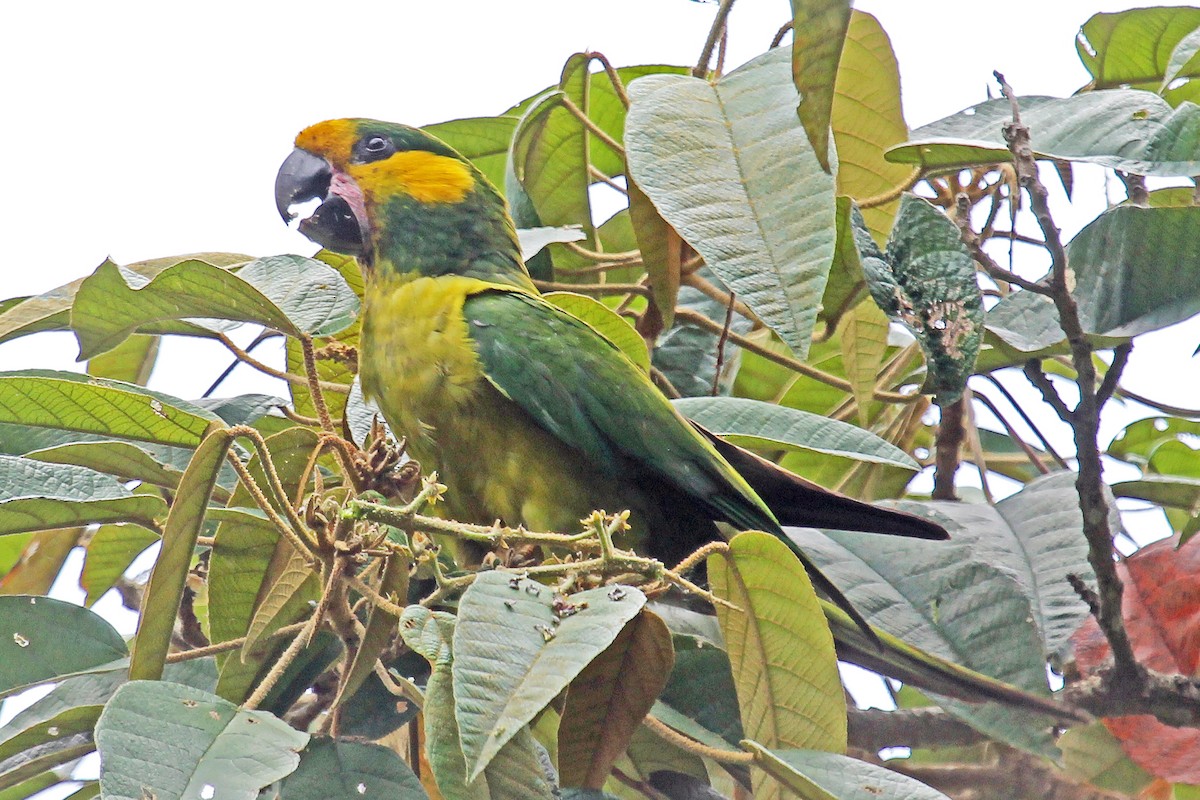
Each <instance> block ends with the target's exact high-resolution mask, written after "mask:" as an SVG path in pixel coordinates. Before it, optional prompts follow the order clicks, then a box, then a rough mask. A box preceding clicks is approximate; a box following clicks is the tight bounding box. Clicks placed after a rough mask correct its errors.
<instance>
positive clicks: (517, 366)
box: [463, 290, 779, 532]
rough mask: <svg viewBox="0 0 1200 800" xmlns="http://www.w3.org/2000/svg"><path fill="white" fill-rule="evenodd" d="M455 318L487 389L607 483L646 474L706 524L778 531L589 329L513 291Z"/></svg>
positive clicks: (709, 451)
mask: <svg viewBox="0 0 1200 800" xmlns="http://www.w3.org/2000/svg"><path fill="white" fill-rule="evenodd" d="M463 313H464V315H465V316H466V319H467V323H468V327H469V330H470V335H471V338H472V339H473V340H474V343H475V349H476V351H477V352H478V353H479V358H480V361H481V363H482V367H483V372H484V374H485V375H486V377H487V379H488V381H490V382H491V384H492V385H493V386H495V387H496V389H498V390H499V391H500V392H501V393H502V394H503V395H504V396H505V397H507V398H509V399H510V400H512V401H513V402H515V403H517V404H518V405H519V406H521V407H522V408H523V409H525V411H527V412H528V413H529V414H530V415H531V416H532V417H533V419H534V420H535V421H536V422H537V424H539V425H541V426H542V427H543V428H544V429H545V430H547V431H549V432H550V433H552V434H553V435H554V436H556V437H557V438H558V439H560V440H561V441H563V442H566V443H567V444H569V445H571V446H572V447H575V448H577V449H578V450H579V451H580V452H581V453H582V454H583V455H584V456H585V457H586V458H588V459H589V460H590V461H591V462H592V463H593V464H595V465H597V466H599V467H601V468H602V469H604V470H605V471H608V472H610V473H611V474H614V475H615V474H628V473H629V470H630V468H631V467H633V468H634V469H636V470H645V471H647V472H649V473H651V474H652V475H653V476H654V477H656V478H658V479H659V480H664V481H667V482H669V483H671V484H673V485H675V486H676V487H678V488H679V489H681V490H682V491H683V492H685V493H686V494H687V495H689V496H691V497H693V498H695V499H696V500H697V501H699V502H700V503H701V504H703V505H704V506H706V507H707V508H709V509H710V510H711V512H712V514H713V518H714V519H722V520H726V521H728V522H731V523H733V524H734V525H737V526H738V527H740V528H743V529H748V528H757V529H760V530H767V531H772V532H775V531H778V530H779V523H778V522H776V520H775V518H774V517H773V516H772V514H771V512H770V511H769V510H768V509H767V507H766V505H765V504H763V502H762V501H761V500H760V499H759V498H758V496H757V495H755V494H754V491H753V489H751V488H750V486H749V485H748V484H747V483H746V482H745V480H743V478H742V477H741V476H740V475H739V474H738V473H737V472H736V471H735V470H734V469H733V467H731V466H730V465H729V464H728V462H726V461H725V459H724V458H722V457H721V456H720V455H719V454H718V453H717V451H716V449H715V448H714V447H713V446H712V445H711V444H710V443H709V442H708V441H707V440H706V439H704V438H703V437H702V436H701V435H700V434H699V433H698V432H697V431H696V430H695V429H694V428H693V427H692V426H691V424H690V423H688V422H687V420H685V419H684V418H683V417H682V416H680V415H679V413H678V412H676V411H675V409H674V408H673V407H672V406H671V404H670V403H669V402H668V401H667V399H666V398H665V397H663V395H662V394H661V393H660V392H659V391H658V390H657V389H656V388H655V387H654V385H653V384H652V383H651V382H650V379H649V378H647V377H646V375H645V373H643V372H642V371H641V370H640V369H638V368H637V367H636V366H634V364H633V363H632V362H630V361H629V359H627V358H626V357H625V356H624V355H623V354H622V353H621V351H620V350H618V349H617V347H616V346H615V345H613V344H612V343H611V342H610V341H609V340H608V339H606V338H604V337H603V336H602V335H601V334H599V333H597V332H596V330H595V329H593V328H592V327H590V326H589V325H587V324H586V323H584V322H582V321H580V320H579V319H577V318H575V317H573V316H571V315H570V314H568V313H566V312H565V311H562V310H561V309H559V308H557V307H555V306H553V305H551V304H550V303H547V302H546V301H545V300H543V299H541V298H540V297H537V296H534V295H529V294H524V293H521V292H510V291H502V290H501V291H488V292H482V293H480V294H476V295H471V296H470V297H468V298H467V301H466V304H465V305H464V307H463Z"/></svg>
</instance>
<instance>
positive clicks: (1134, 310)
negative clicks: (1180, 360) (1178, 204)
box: [987, 206, 1200, 352]
mask: <svg viewBox="0 0 1200 800" xmlns="http://www.w3.org/2000/svg"><path fill="white" fill-rule="evenodd" d="M1165 254H1169V257H1167V256H1165ZM1067 259H1068V261H1069V263H1070V265H1071V269H1072V270H1073V271H1074V273H1075V288H1074V289H1073V290H1072V294H1073V295H1074V296H1075V299H1076V302H1077V303H1078V304H1079V321H1080V324H1081V325H1082V326H1083V329H1084V332H1085V333H1088V334H1091V335H1092V336H1094V337H1103V338H1104V339H1109V340H1123V339H1126V338H1129V337H1132V336H1137V335H1138V334H1142V333H1146V332H1148V331H1155V330H1160V329H1162V328H1165V327H1167V326H1169V325H1174V324H1175V323H1176V322H1180V321H1182V320H1185V319H1188V318H1189V317H1191V316H1193V315H1194V314H1196V313H1197V312H1200V207H1192V208H1141V207H1137V206H1118V207H1116V208H1112V209H1109V210H1108V211H1106V212H1104V213H1103V214H1101V215H1100V216H1099V217H1097V218H1096V219H1095V220H1093V221H1092V222H1091V223H1090V224H1089V225H1088V226H1087V227H1086V228H1084V229H1083V230H1082V231H1080V232H1079V233H1078V234H1077V235H1076V236H1075V238H1074V239H1072V240H1071V242H1070V243H1069V244H1068V245H1067ZM1057 320H1058V316H1057V313H1056V312H1055V310H1054V304H1053V303H1052V302H1051V301H1050V299H1049V298H1046V297H1042V296H1040V295H1036V294H1033V293H1032V292H1013V293H1012V294H1011V295H1009V296H1008V297H1006V298H1005V299H1004V300H1002V301H1001V302H1000V303H998V304H997V305H996V306H995V307H994V308H992V309H991V310H990V311H988V314H987V327H988V330H990V331H992V332H993V333H995V334H996V335H997V336H999V337H1000V338H1001V339H1003V340H1004V341H1005V342H1006V343H1008V344H1009V345H1011V346H1013V347H1015V348H1017V349H1019V350H1022V351H1026V352H1034V351H1038V350H1042V349H1045V348H1047V347H1050V346H1052V345H1055V344H1057V343H1059V342H1061V341H1063V339H1064V338H1065V336H1064V334H1063V332H1062V329H1061V328H1060V327H1059V326H1058V322H1057ZM1097 344H1099V345H1101V346H1102V345H1103V344H1104V342H1103V341H1100V342H1097Z"/></svg>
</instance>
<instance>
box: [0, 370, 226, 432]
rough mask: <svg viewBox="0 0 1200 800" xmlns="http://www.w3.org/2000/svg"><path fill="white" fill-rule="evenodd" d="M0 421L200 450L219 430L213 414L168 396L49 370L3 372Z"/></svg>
mask: <svg viewBox="0 0 1200 800" xmlns="http://www.w3.org/2000/svg"><path fill="white" fill-rule="evenodd" d="M0 422H9V423H15V424H17V425H30V426H36V427H45V428H58V429H61V430H69V431H78V432H80V433H91V434H98V435H100V436H104V437H117V438H121V439H136V440H139V441H144V442H155V443H158V444H169V445H179V446H182V447H196V446H197V445H199V444H200V440H201V439H202V438H203V437H204V434H205V433H207V432H208V430H209V428H210V427H212V426H214V425H218V426H219V425H220V421H219V420H218V419H217V418H216V417H215V416H213V415H211V414H210V413H209V412H206V411H204V410H203V409H201V408H198V407H196V406H194V405H193V404H191V403H188V402H186V401H183V400H179V399H178V398H174V397H170V396H169V395H165V394H161V393H159V392H152V391H149V390H146V389H142V388H141V387H140V386H135V385H133V384H128V383H118V382H116V381H102V380H100V379H97V378H93V379H90V380H89V379H88V378H87V376H85V375H79V374H78V373H72V372H48V371H46V372H43V371H27V372H6V373H0ZM29 449H34V448H29ZM25 452H28V451H25Z"/></svg>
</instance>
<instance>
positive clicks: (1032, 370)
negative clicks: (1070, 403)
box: [1023, 358, 1075, 425]
mask: <svg viewBox="0 0 1200 800" xmlns="http://www.w3.org/2000/svg"><path fill="white" fill-rule="evenodd" d="M1023 369H1024V372H1025V377H1026V378H1028V379H1029V382H1030V383H1032V384H1033V386H1034V388H1035V389H1037V390H1038V391H1039V392H1041V393H1042V399H1043V400H1045V401H1046V403H1047V405H1049V406H1050V407H1051V408H1053V409H1054V413H1055V414H1058V418H1059V419H1061V420H1062V421H1063V422H1065V423H1067V424H1068V425H1070V424H1072V423H1071V420H1072V418H1073V417H1074V415H1075V414H1074V412H1073V411H1071V409H1069V408H1067V404H1066V403H1065V402H1064V401H1063V399H1062V395H1060V394H1059V393H1058V389H1055V388H1054V384H1053V383H1052V382H1051V381H1050V376H1049V375H1047V374H1046V373H1045V372H1044V371H1043V370H1042V362H1041V361H1039V360H1038V359H1036V358H1031V359H1029V360H1028V361H1026V362H1025V366H1024V367H1023Z"/></svg>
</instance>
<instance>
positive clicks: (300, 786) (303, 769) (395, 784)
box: [279, 737, 429, 800]
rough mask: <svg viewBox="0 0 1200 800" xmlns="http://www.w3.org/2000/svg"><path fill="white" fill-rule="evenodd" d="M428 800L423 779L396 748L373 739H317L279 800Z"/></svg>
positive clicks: (305, 753) (310, 745)
mask: <svg viewBox="0 0 1200 800" xmlns="http://www.w3.org/2000/svg"><path fill="white" fill-rule="evenodd" d="M363 798H381V799H382V798H388V800H428V798H429V795H428V794H426V792H425V789H424V788H423V787H422V786H421V781H420V779H419V778H418V777H417V776H416V775H414V774H413V771H412V770H411V769H410V768H409V766H408V765H407V764H405V763H404V761H403V759H401V758H400V756H398V755H396V751H395V750H391V749H389V748H387V747H382V746H380V745H377V744H371V743H369V742H352V741H344V740H340V739H329V738H324V737H323V738H320V739H313V740H311V741H310V742H309V743H308V747H306V748H304V752H302V753H301V754H300V766H298V767H296V771H295V772H293V773H292V774H291V775H288V776H287V777H286V778H285V779H284V781H283V786H281V787H280V789H279V800H362V799H363Z"/></svg>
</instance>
